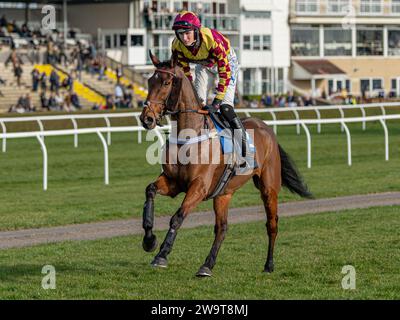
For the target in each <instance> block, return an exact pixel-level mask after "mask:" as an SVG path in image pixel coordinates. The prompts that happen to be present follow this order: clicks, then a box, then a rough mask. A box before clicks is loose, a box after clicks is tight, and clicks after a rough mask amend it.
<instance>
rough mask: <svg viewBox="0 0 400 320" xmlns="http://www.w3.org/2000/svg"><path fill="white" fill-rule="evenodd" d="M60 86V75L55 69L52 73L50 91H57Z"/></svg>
mask: <svg viewBox="0 0 400 320" xmlns="http://www.w3.org/2000/svg"><path fill="white" fill-rule="evenodd" d="M59 88H60V77H59V75H58V74H57V72H56V71H55V70H54V69H53V70H52V71H51V73H50V91H51V92H54V91H55V92H57V93H58V90H59Z"/></svg>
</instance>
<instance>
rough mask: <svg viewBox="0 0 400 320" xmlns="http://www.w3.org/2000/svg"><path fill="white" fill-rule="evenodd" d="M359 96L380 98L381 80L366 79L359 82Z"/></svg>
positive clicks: (381, 92)
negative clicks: (367, 95)
mask: <svg viewBox="0 0 400 320" xmlns="http://www.w3.org/2000/svg"><path fill="white" fill-rule="evenodd" d="M360 85H361V86H360V87H361V94H362V95H363V96H366V94H369V95H370V96H381V95H382V94H383V79H380V78H369V79H368V78H367V79H361V81H360Z"/></svg>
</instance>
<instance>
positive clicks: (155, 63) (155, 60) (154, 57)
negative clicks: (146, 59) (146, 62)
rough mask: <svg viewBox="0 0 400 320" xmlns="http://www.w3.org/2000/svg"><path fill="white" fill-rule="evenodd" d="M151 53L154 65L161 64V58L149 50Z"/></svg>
mask: <svg viewBox="0 0 400 320" xmlns="http://www.w3.org/2000/svg"><path fill="white" fill-rule="evenodd" d="M149 55H150V59H151V62H153V64H154V66H157V65H159V64H160V60H159V59H158V58H157V57H156V56H155V55H153V54H152V53H151V50H149Z"/></svg>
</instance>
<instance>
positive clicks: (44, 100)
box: [40, 91, 50, 111]
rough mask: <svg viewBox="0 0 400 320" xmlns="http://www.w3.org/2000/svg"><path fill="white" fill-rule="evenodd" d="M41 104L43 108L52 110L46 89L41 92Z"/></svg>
mask: <svg viewBox="0 0 400 320" xmlns="http://www.w3.org/2000/svg"><path fill="white" fill-rule="evenodd" d="M40 106H41V108H42V110H47V111H50V108H49V99H47V98H46V93H45V92H44V91H42V92H41V93H40Z"/></svg>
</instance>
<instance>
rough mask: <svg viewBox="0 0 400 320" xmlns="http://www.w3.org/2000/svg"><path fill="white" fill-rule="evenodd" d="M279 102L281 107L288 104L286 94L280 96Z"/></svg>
mask: <svg viewBox="0 0 400 320" xmlns="http://www.w3.org/2000/svg"><path fill="white" fill-rule="evenodd" d="M278 103H279V107H280V108H284V107H285V106H286V98H285V97H284V96H280V97H279V99H278Z"/></svg>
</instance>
